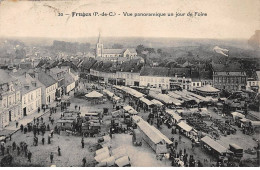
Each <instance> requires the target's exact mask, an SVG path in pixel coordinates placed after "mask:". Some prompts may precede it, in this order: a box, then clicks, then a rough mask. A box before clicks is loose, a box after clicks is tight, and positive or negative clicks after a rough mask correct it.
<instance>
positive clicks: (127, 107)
mask: <svg viewBox="0 0 260 170" xmlns="http://www.w3.org/2000/svg"><path fill="white" fill-rule="evenodd" d="M123 109H124V110H125V111H129V110H133V109H134V108H132V106H129V105H127V106H124V107H123Z"/></svg>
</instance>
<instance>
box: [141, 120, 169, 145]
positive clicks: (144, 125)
mask: <svg viewBox="0 0 260 170" xmlns="http://www.w3.org/2000/svg"><path fill="white" fill-rule="evenodd" d="M137 126H138V127H139V128H140V130H141V131H142V132H143V133H144V134H145V135H146V136H147V137H148V138H149V139H151V140H152V142H153V143H154V144H158V143H160V142H162V141H165V142H167V143H168V144H171V143H172V142H171V141H170V140H169V139H168V138H167V137H166V136H165V135H163V134H162V133H161V132H160V131H159V130H158V129H156V128H155V127H154V126H151V125H149V123H148V122H146V121H144V120H143V119H140V121H139V122H138V123H137Z"/></svg>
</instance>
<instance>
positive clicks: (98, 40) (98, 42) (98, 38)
mask: <svg viewBox="0 0 260 170" xmlns="http://www.w3.org/2000/svg"><path fill="white" fill-rule="evenodd" d="M97 43H100V32H99V34H98V42H97Z"/></svg>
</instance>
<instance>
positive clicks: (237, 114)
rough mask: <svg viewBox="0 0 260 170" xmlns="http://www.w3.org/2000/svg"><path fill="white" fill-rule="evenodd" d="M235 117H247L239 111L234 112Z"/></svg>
mask: <svg viewBox="0 0 260 170" xmlns="http://www.w3.org/2000/svg"><path fill="white" fill-rule="evenodd" d="M231 114H232V115H233V117H240V118H245V117H246V116H245V115H243V114H242V113H239V112H232V113H231Z"/></svg>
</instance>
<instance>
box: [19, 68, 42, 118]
mask: <svg viewBox="0 0 260 170" xmlns="http://www.w3.org/2000/svg"><path fill="white" fill-rule="evenodd" d="M16 78H17V79H18V80H19V82H21V86H22V88H21V98H22V115H23V117H24V116H27V115H31V114H33V113H35V112H37V110H38V108H40V107H41V104H42V102H41V86H40V84H39V83H37V81H36V80H34V79H33V78H32V77H31V76H30V75H29V74H27V73H25V74H24V75H20V76H17V77H16Z"/></svg>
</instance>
